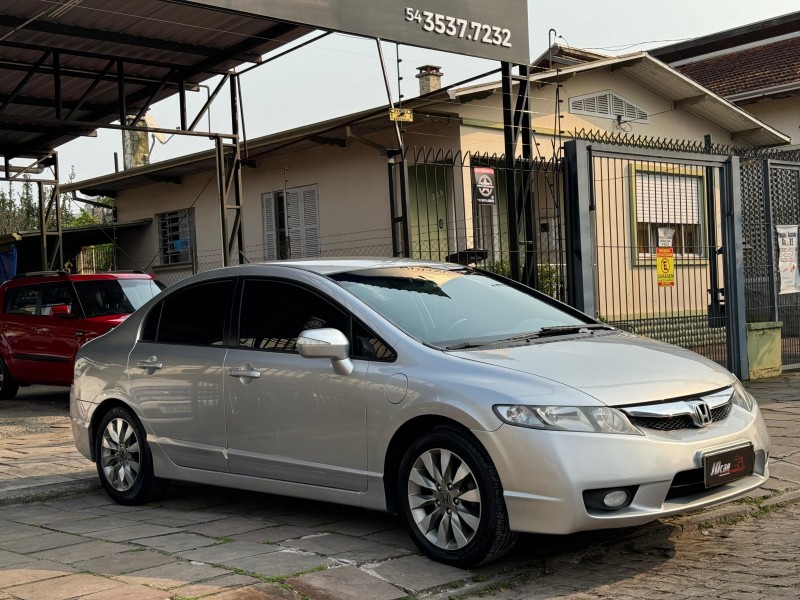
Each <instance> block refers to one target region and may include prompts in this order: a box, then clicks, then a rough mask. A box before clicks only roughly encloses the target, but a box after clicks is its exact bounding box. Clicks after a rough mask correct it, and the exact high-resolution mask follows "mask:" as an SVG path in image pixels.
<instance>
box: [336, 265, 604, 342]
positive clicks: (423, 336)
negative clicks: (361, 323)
mask: <svg viewBox="0 0 800 600" xmlns="http://www.w3.org/2000/svg"><path fill="white" fill-rule="evenodd" d="M332 279H334V280H335V281H337V282H338V283H339V285H341V286H342V287H344V288H345V289H346V290H347V291H349V292H350V293H351V294H353V295H354V296H356V297H357V298H359V299H360V300H361V301H363V302H364V303H365V304H367V305H368V306H370V307H371V308H373V309H375V310H376V311H377V312H378V313H380V314H381V315H383V316H384V317H385V318H386V319H387V320H389V321H391V322H392V323H394V324H395V325H396V326H397V327H399V328H400V329H402V330H403V331H404V332H406V333H407V334H409V335H411V336H412V337H414V338H416V339H418V340H420V341H422V342H425V343H428V344H431V345H434V346H451V345H454V342H465V341H468V342H470V344H472V343H475V344H485V343H491V342H496V341H500V340H504V339H507V338H510V337H515V336H519V335H523V334H526V333H534V332H538V331H540V330H542V329H543V328H547V327H559V326H581V325H586V324H588V323H592V321H587V320H582V319H580V318H579V317H577V316H573V315H570V314H568V313H566V312H564V311H562V310H560V309H558V308H556V307H554V306H550V305H549V304H546V303H545V302H543V301H541V300H539V299H537V298H536V297H534V296H533V295H530V294H528V293H525V292H524V291H522V290H519V289H516V288H514V287H511V286H509V285H507V284H505V283H503V282H501V281H498V280H496V279H492V278H491V277H488V276H486V275H483V274H481V273H479V272H476V271H473V270H471V269H458V270H446V269H437V268H429V267H391V268H382V269H370V270H365V271H354V272H347V273H339V274H336V275H332Z"/></svg>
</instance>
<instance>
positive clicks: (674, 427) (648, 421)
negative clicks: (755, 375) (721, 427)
mask: <svg viewBox="0 0 800 600" xmlns="http://www.w3.org/2000/svg"><path fill="white" fill-rule="evenodd" d="M731 405H732V403H731V401H728V402H726V403H725V404H723V405H722V406H718V407H716V408H712V409H711V422H712V423H719V422H720V421H724V420H725V419H727V418H728V415H729V414H730V413H731ZM624 410H625V409H623V411H624ZM629 418H630V420H631V423H633V424H634V425H636V426H637V427H643V428H645V429H655V430H657V431H678V430H680V429H692V428H693V427H696V426H695V424H694V421H693V420H692V417H691V416H689V415H675V416H672V417H656V416H647V417H636V416H630V417H629Z"/></svg>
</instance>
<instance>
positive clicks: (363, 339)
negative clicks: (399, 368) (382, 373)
mask: <svg viewBox="0 0 800 600" xmlns="http://www.w3.org/2000/svg"><path fill="white" fill-rule="evenodd" d="M350 355H351V356H352V357H353V358H361V359H365V360H379V361H387V362H391V361H393V360H395V359H396V358H397V355H396V354H395V353H394V350H392V349H391V347H390V346H389V345H388V344H387V343H386V342H384V341H383V340H382V339H381V338H379V337H378V336H377V335H376V334H375V333H374V332H373V331H372V330H370V329H368V328H367V327H366V326H365V325H362V324H361V323H359V322H358V321H356V320H355V319H353V344H352V347H351V348H350Z"/></svg>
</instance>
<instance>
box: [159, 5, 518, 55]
mask: <svg viewBox="0 0 800 600" xmlns="http://www.w3.org/2000/svg"><path fill="white" fill-rule="evenodd" d="M172 1H179V2H180V3H182V4H196V5H201V6H205V7H211V8H216V9H219V10H224V11H230V12H236V13H242V14H250V15H257V16H261V17H267V18H270V19H274V20H282V21H288V22H292V23H298V24H300V25H307V26H311V27H317V28H320V29H327V30H329V31H342V32H346V33H353V34H356V35H362V36H366V37H375V38H381V39H384V40H387V41H392V42H399V43H401V44H409V45H412V46H420V47H422V48H430V49H432V50H442V51H445V52H455V53H457V54H466V55H468V56H477V57H480V58H488V59H492V60H501V61H506V62H511V63H517V64H528V63H529V62H530V50H529V44H528V3H527V0H491V1H490V2H487V0H459V1H458V2H453V0H412V2H413V4H403V3H399V2H397V0H292V1H291V2H264V0H172Z"/></svg>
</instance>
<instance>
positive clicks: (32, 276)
mask: <svg viewBox="0 0 800 600" xmlns="http://www.w3.org/2000/svg"><path fill="white" fill-rule="evenodd" d="M115 279H155V277H153V276H152V275H150V274H149V273H141V272H133V271H107V272H103V273H85V274H80V275H77V274H72V273H67V272H65V271H34V272H31V273H21V274H19V275H15V276H14V277H13V278H11V279H9V280H8V281H6V282H4V283H3V285H4V286H10V285H15V286H16V285H31V284H37V283H47V282H52V281H62V280H68V281H98V280H115Z"/></svg>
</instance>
